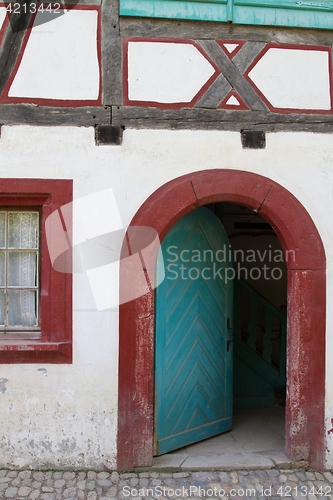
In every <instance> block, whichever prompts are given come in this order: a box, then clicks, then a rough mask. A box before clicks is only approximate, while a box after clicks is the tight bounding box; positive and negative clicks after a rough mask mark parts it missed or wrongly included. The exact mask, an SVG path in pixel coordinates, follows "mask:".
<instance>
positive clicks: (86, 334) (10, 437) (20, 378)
mask: <svg viewBox="0 0 333 500" xmlns="http://www.w3.org/2000/svg"><path fill="white" fill-rule="evenodd" d="M266 142H267V144H266V149H264V150H247V149H242V147H241V142H240V134H239V133H236V132H218V131H152V130H141V131H135V130H125V132H124V140H123V144H122V146H96V145H95V142H94V129H93V128H75V127H27V126H16V127H14V126H13V127H7V126H4V127H3V128H2V133H1V139H0V178H1V177H3V178H6V177H17V178H27V177H32V178H33V177H35V178H47V179H51V178H65V179H73V180H74V199H77V198H80V197H83V196H85V195H88V194H91V193H98V192H99V191H102V190H105V189H108V188H111V189H113V192H114V195H115V198H116V203H117V206H118V209H119V212H120V215H121V218H122V221H123V223H124V224H125V225H126V224H128V223H129V222H130V220H131V218H132V217H133V215H134V214H135V212H136V211H137V210H138V208H139V207H140V206H141V205H142V203H143V202H144V201H145V199H146V198H147V197H148V196H149V195H150V194H151V193H152V192H153V191H155V190H156V189H157V188H158V187H159V186H161V185H162V184H164V183H166V182H168V181H169V180H171V179H173V178H175V177H178V176H180V175H183V174H187V173H190V172H193V171H198V170H204V169H213V168H232V169H240V170H247V171H251V172H255V173H258V174H261V175H264V176H266V177H269V178H271V179H273V180H274V181H276V182H278V183H280V184H281V185H282V186H284V187H285V188H286V189H288V190H289V191H290V192H292V193H293V194H294V195H295V196H296V197H297V198H298V199H299V201H300V202H301V203H302V204H303V206H304V207H305V208H306V209H307V210H308V212H309V214H310V215H311V217H312V219H313V220H314V223H315V224H316V226H317V228H318V231H319V233H320V235H321V238H322V240H323V243H324V246H325V250H326V257H327V306H328V307H327V360H329V359H330V358H331V357H332V354H333V311H332V308H330V307H329V306H330V303H331V302H332V298H333V279H332V277H333V269H332V267H333V266H332V263H333V231H332V224H331V212H332V205H333V143H332V138H331V136H330V135H329V134H327V135H325V134H312V133H291V132H290V133H286V132H280V133H268V134H267V135H266ZM104 217H105V221H106V224H107V219H108V217H110V214H108V213H105V214H104ZM74 231H75V227H74ZM109 286H110V287H114V288H117V289H118V280H117V278H115V279H114V281H113V282H110V283H109ZM117 360H118V310H117V308H116V307H115V308H113V309H111V310H108V311H99V312H98V311H97V310H96V307H95V303H94V298H93V294H92V293H91V290H90V287H89V283H88V280H87V277H86V274H85V273H83V274H75V275H74V362H73V364H72V365H44V364H43V365H38V364H26V365H0V379H7V380H8V381H7V382H5V383H4V387H5V391H3V392H1V391H0V419H1V421H2V437H1V440H0V449H1V453H0V457H1V458H0V466H4V465H13V466H27V465H28V466H29V465H32V466H37V464H38V465H39V466H41V465H43V464H45V466H53V467H57V466H59V467H94V468H100V469H102V468H103V466H104V464H106V465H108V466H109V467H113V466H115V463H116V461H115V459H116V429H117V384H118V382H117V372H118V365H117V363H118V361H117ZM44 370H45V371H44ZM332 380H333V367H332V365H331V366H330V364H329V363H327V373H326V429H325V436H327V443H326V444H327V450H328V451H327V467H328V468H332V467H333V438H332V437H331V436H332V433H330V434H328V431H329V430H330V429H331V428H332V423H331V418H333V383H332ZM330 450H332V453H330Z"/></svg>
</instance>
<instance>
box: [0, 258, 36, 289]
mask: <svg viewBox="0 0 333 500" xmlns="http://www.w3.org/2000/svg"><path fill="white" fill-rule="evenodd" d="M0 270H1V267H0ZM0 275H1V274H0ZM36 285H37V253H36V252H9V256H8V286H22V287H27V286H36Z"/></svg>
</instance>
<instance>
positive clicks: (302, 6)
mask: <svg viewBox="0 0 333 500" xmlns="http://www.w3.org/2000/svg"><path fill="white" fill-rule="evenodd" d="M233 2H234V6H233V22H234V23H236V24H259V25H266V26H295V27H300V28H321V29H332V28H333V1H331V0H321V1H318V0H313V1H311V0H304V1H302V0H279V1H277V0H233Z"/></svg>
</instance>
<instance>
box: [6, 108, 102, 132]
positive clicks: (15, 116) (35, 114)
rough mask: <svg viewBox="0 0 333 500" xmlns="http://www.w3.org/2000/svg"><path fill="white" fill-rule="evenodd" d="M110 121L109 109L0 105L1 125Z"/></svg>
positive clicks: (79, 124)
mask: <svg viewBox="0 0 333 500" xmlns="http://www.w3.org/2000/svg"><path fill="white" fill-rule="evenodd" d="M110 123H111V109H110V108H107V107H97V106H96V107H95V106H87V107H82V108H81V107H80V108H65V107H63V108H55V107H52V108H51V107H47V106H36V105H32V104H2V105H0V124H1V125H46V126H57V125H68V126H71V125H72V126H78V127H80V126H84V127H85V126H86V127H89V126H90V127H94V126H95V125H108V124H110Z"/></svg>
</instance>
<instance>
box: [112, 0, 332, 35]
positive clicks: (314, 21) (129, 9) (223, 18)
mask: <svg viewBox="0 0 333 500" xmlns="http://www.w3.org/2000/svg"><path fill="white" fill-rule="evenodd" d="M120 14H121V15H123V16H140V17H162V18H169V19H192V20H200V21H220V22H227V21H231V22H233V23H235V24H252V25H269V26H294V27H303V28H320V29H333V1H331V0H321V1H320V0H313V1H297V0H281V1H276V0H209V1H196V0H190V1H181V0H120Z"/></svg>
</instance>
